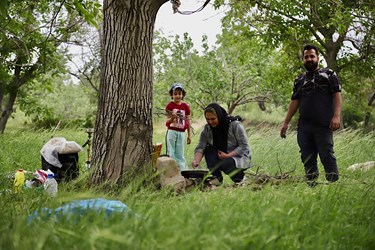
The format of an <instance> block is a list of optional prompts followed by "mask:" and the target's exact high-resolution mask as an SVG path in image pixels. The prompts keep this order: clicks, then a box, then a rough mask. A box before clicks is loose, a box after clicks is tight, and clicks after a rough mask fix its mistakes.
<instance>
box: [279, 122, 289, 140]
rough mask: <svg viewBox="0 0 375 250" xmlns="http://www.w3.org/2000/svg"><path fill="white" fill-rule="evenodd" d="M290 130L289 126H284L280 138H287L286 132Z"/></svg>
mask: <svg viewBox="0 0 375 250" xmlns="http://www.w3.org/2000/svg"><path fill="white" fill-rule="evenodd" d="M287 130H288V124H285V123H284V124H283V126H282V127H281V129H280V136H281V138H286V131H287Z"/></svg>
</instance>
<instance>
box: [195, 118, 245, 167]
mask: <svg viewBox="0 0 375 250" xmlns="http://www.w3.org/2000/svg"><path fill="white" fill-rule="evenodd" d="M208 144H210V145H212V146H214V145H213V135H212V130H211V128H210V126H209V125H208V124H206V125H205V126H204V127H203V131H202V132H201V135H200V137H199V142H198V145H197V147H196V148H195V151H194V152H199V153H202V154H204V149H205V148H206V145H208ZM214 147H215V146H214ZM233 150H235V151H236V153H237V156H235V157H232V158H233V159H234V161H235V162H236V168H250V167H251V149H250V146H249V142H248V138H247V135H246V131H245V129H244V127H243V126H242V124H241V122H239V121H232V122H231V123H229V130H228V153H229V152H232V151H233Z"/></svg>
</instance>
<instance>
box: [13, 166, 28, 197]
mask: <svg viewBox="0 0 375 250" xmlns="http://www.w3.org/2000/svg"><path fill="white" fill-rule="evenodd" d="M24 184H25V174H24V172H23V169H18V170H17V172H16V174H15V176H14V193H18V192H22V190H23V186H24Z"/></svg>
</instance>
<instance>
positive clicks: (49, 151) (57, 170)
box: [40, 137, 83, 182]
mask: <svg viewBox="0 0 375 250" xmlns="http://www.w3.org/2000/svg"><path fill="white" fill-rule="evenodd" d="M82 150H83V148H82V147H81V146H80V145H79V144H78V143H76V142H74V141H67V140H66V139H65V138H63V137H54V138H52V139H51V140H49V141H48V142H47V143H46V144H45V145H44V146H43V148H42V149H41V151H40V153H41V159H42V169H43V170H51V171H52V172H53V173H54V174H55V176H54V177H55V179H56V181H57V182H61V181H70V180H73V179H75V178H77V177H78V175H79V168H78V152H80V151H82Z"/></svg>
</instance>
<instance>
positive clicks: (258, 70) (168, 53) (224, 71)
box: [154, 30, 275, 113]
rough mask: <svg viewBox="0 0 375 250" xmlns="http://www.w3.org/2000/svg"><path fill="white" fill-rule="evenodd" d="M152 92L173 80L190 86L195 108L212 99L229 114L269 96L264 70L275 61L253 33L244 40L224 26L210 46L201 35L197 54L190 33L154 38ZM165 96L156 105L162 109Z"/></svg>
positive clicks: (162, 91) (164, 89)
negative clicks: (199, 49)
mask: <svg viewBox="0 0 375 250" xmlns="http://www.w3.org/2000/svg"><path fill="white" fill-rule="evenodd" d="M155 39H156V41H155V47H154V48H155V50H154V53H155V57H154V61H155V69H156V70H155V81H156V84H155V90H156V92H157V93H158V94H159V96H165V94H166V93H167V92H168V91H167V90H168V89H169V86H170V84H171V83H173V82H178V81H180V82H182V83H183V84H184V85H185V88H186V89H187V90H188V95H187V100H189V101H188V102H189V103H190V105H193V109H196V108H201V109H203V108H204V107H205V106H207V104H208V103H210V102H219V103H222V104H224V105H225V106H226V108H227V109H228V112H229V113H233V112H234V110H235V109H236V108H237V107H239V106H241V105H245V104H248V103H250V102H258V103H259V105H260V107H261V108H262V109H263V110H265V105H264V102H265V101H266V100H270V99H271V98H270V97H271V95H272V89H271V84H270V83H269V82H268V78H269V76H266V75H265V74H266V71H267V69H268V68H269V67H271V66H272V65H273V64H272V62H270V59H271V58H272V56H273V55H274V54H275V50H274V49H273V48H269V47H267V46H265V44H264V43H263V42H262V41H261V40H260V39H257V38H256V37H253V38H252V39H248V37H244V36H235V34H234V33H233V32H232V31H231V30H225V31H224V30H223V34H222V35H221V36H219V39H218V41H217V46H213V47H212V48H210V47H209V46H208V39H207V37H206V36H203V37H202V44H201V47H202V48H203V51H202V52H198V51H197V50H196V49H195V47H194V44H193V42H192V40H191V38H190V37H189V35H188V34H186V33H185V34H184V37H183V38H180V37H179V36H176V37H175V38H174V40H173V41H172V40H171V39H167V38H165V37H160V36H159V35H157V36H156V38H155ZM163 100H164V99H163ZM165 102H166V100H165V101H164V103H163V102H161V103H158V104H159V106H161V107H163V105H165Z"/></svg>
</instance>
